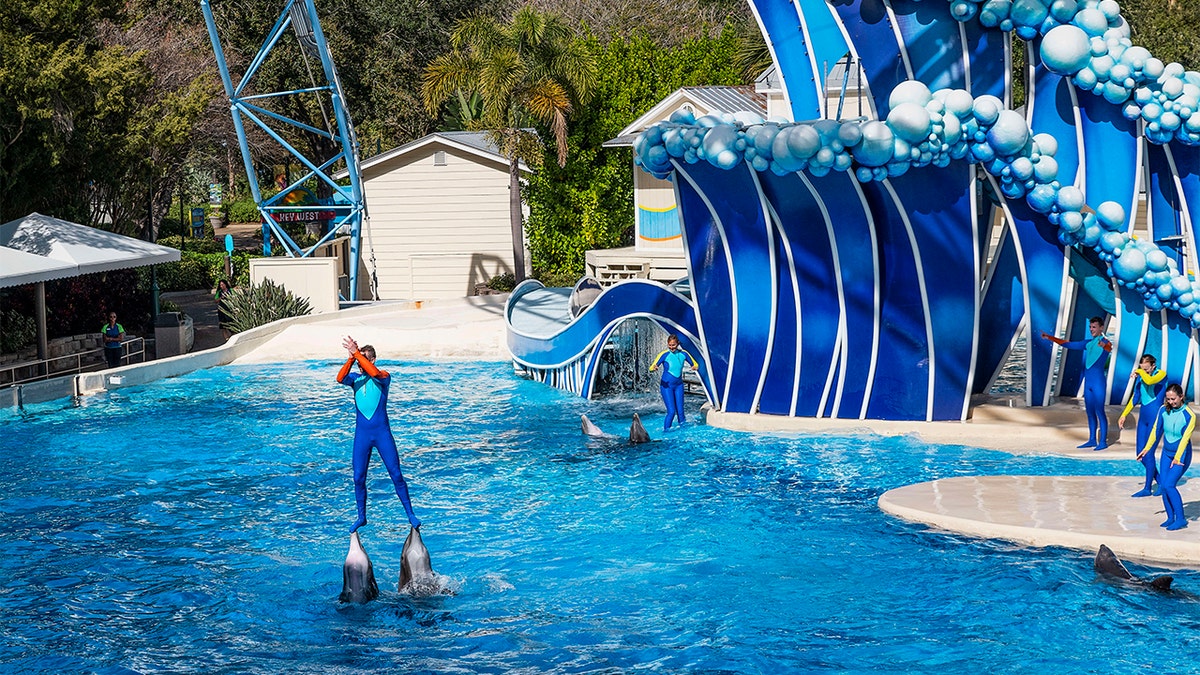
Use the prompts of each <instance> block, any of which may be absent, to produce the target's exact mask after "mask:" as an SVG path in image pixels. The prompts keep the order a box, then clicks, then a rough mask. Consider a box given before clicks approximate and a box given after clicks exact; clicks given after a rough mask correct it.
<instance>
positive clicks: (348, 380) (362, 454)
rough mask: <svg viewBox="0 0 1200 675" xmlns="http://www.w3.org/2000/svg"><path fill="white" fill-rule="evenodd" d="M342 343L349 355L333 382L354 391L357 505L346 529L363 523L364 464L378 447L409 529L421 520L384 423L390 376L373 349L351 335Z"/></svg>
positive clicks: (364, 517)
mask: <svg viewBox="0 0 1200 675" xmlns="http://www.w3.org/2000/svg"><path fill="white" fill-rule="evenodd" d="M342 346H343V347H345V348H346V351H347V352H349V353H350V358H348V359H346V363H345V364H344V365H343V366H342V369H341V370H339V371H338V375H337V381H338V382H339V383H341V384H344V385H347V386H349V387H351V388H352V389H353V390H354V409H355V413H354V416H355V425H354V456H353V457H354V458H353V468H354V499H355V501H356V503H357V504H358V520H356V521H354V526H353V527H351V528H350V531H351V532H354V531H355V530H357V529H358V528H360V527H362V526H363V525H366V524H367V467H368V466H370V464H371V450H372V449H377V450H379V457H380V459H382V460H383V465H384V466H385V467H387V471H388V475H390V476H391V477H392V483H393V484H395V486H396V496H398V497H400V503H402V504H404V511H405V513H407V514H408V522H409V524H410V525H412V526H413V528H414V529H415V528H419V527H421V521H420V519H419V518H417V516H416V515H415V514H413V508H412V502H410V501H409V499H408V484H407V483H405V482H404V474H402V473H400V456H399V454H398V453H397V452H396V439H395V438H393V437H392V427H391V423H390V422H388V414H387V396H388V388H389V387H390V386H391V384H392V376H391V375H389V374H388V372H387V371H386V370H380V369H378V368H376V367H375V348H374V347H372V346H371V345H363V347H362V348H361V349H359V346H358V343H357V342H355V341H354V338H352V337H349V336H347V337H346V338H345V339H344V340H342ZM355 363H357V364H358V368H359V371H360V372H357V373H356V372H351V371H350V366H352V365H354V364H355Z"/></svg>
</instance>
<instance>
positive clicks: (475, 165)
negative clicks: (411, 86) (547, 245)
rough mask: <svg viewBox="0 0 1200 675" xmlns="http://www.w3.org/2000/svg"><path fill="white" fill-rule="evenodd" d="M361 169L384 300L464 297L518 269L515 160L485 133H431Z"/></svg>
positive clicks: (365, 254) (367, 247) (365, 251)
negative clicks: (512, 206)
mask: <svg viewBox="0 0 1200 675" xmlns="http://www.w3.org/2000/svg"><path fill="white" fill-rule="evenodd" d="M519 168H520V171H521V173H522V175H528V174H529V173H530V169H529V167H527V166H526V165H525V164H524V163H521V164H520V165H519ZM360 170H361V171H362V180H363V191H364V194H365V196H366V201H367V209H368V212H369V216H370V222H369V224H368V225H367V226H366V227H365V228H364V232H363V238H362V247H363V248H362V259H363V265H364V267H363V269H364V272H366V271H367V270H369V269H370V268H371V263H370V260H369V258H370V256H371V255H372V252H373V253H374V257H375V264H374V267H375V270H376V274H377V278H378V297H379V299H381V300H402V299H404V300H431V299H436V298H461V297H464V296H467V295H473V294H475V288H476V285H478V284H483V283H486V282H487V281H488V280H489V279H491V278H492V277H495V276H497V275H500V274H513V272H514V270H513V242H512V227H511V224H510V220H509V198H508V190H509V187H508V186H509V174H508V171H509V162H508V159H507V158H506V157H505V156H504V155H503V154H501V153H500V151H499V149H498V148H497V147H496V146H495V145H494V144H493V143H491V142H490V141H489V140H488V139H487V137H486V135H485V134H484V133H482V132H465V131H456V132H438V133H434V134H430V135H428V136H425V137H424V138H420V139H417V140H415V141H413V142H411V143H408V144H406V145H402V146H400V147H398V148H395V149H393V150H389V151H387V152H383V153H380V154H378V155H375V156H374V157H371V158H368V159H366V160H364V161H363V162H362V163H361V165H360ZM523 210H525V209H523ZM522 245H523V246H524V245H525V242H522ZM525 259H526V260H528V259H529V256H528V255H526V256H525ZM368 273H369V272H368ZM366 278H367V274H366V273H364V274H361V275H360V279H364V280H365V279H366ZM364 290H365V289H364ZM363 295H364V296H369V291H367V292H366V293H364V294H363Z"/></svg>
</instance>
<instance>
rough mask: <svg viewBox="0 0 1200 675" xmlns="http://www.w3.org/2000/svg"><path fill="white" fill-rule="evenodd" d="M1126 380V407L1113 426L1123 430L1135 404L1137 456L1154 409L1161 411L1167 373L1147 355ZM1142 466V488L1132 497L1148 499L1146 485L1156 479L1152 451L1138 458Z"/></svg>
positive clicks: (1154, 418) (1155, 415)
mask: <svg viewBox="0 0 1200 675" xmlns="http://www.w3.org/2000/svg"><path fill="white" fill-rule="evenodd" d="M1129 379H1131V380H1133V394H1132V395H1130V397H1129V403H1127V404H1125V410H1124V412H1122V413H1121V417H1120V418H1118V419H1117V426H1118V427H1121V428H1122V429H1124V428H1125V418H1126V417H1129V413H1131V412H1133V406H1134V405H1135V404H1136V405H1140V406H1142V409H1141V411H1140V412H1138V421H1137V445H1136V446H1134V452H1141V451H1142V449H1143V448H1145V447H1146V439H1147V438H1149V437H1150V430H1151V429H1153V428H1154V423H1155V421H1157V420H1158V409H1159V408H1161V407H1162V402H1163V396H1164V395H1166V393H1167V386H1166V385H1167V383H1166V379H1167V373H1166V372H1165V371H1162V370H1159V369H1158V360H1157V359H1155V358H1154V357H1153V356H1151V355H1150V354H1143V355H1142V360H1141V361H1140V362H1139V363H1138V367H1137V368H1134V370H1133V374H1131V375H1130V376H1129ZM1142 465H1143V466H1145V467H1146V486H1145V487H1143V488H1142V489H1141V490H1138V491H1137V492H1135V493H1133V495H1132V496H1134V497H1149V496H1150V495H1151V494H1152V493H1151V492H1150V485H1151V484H1152V483H1153V482H1154V479H1155V478H1156V477H1157V476H1158V468H1157V465H1156V463H1155V461H1154V450H1153V449H1152V450H1150V452H1149V453H1147V454H1146V455H1144V456H1143V457H1142Z"/></svg>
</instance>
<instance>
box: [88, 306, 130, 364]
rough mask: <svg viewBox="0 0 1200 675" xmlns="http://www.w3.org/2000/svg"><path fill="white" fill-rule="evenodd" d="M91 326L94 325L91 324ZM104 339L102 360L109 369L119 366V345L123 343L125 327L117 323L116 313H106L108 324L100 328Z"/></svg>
mask: <svg viewBox="0 0 1200 675" xmlns="http://www.w3.org/2000/svg"><path fill="white" fill-rule="evenodd" d="M92 325H93V326H94V325H96V324H92ZM100 334H101V335H102V337H103V339H104V359H105V360H106V361H108V367H109V368H116V367H118V366H120V365H121V343H122V342H124V341H125V327H124V326H122V325H121V324H119V323H117V313H116V312H109V313H108V323H106V324H104V326H103V327H101V328H100Z"/></svg>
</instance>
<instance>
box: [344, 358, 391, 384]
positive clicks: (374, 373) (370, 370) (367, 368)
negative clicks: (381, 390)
mask: <svg viewBox="0 0 1200 675" xmlns="http://www.w3.org/2000/svg"><path fill="white" fill-rule="evenodd" d="M353 358H354V360H356V361H358V367H359V368H361V369H362V371H363V373H365V374H366V375H367V376H368V377H375V378H380V377H383V378H387V377H391V376H390V375H388V372H387V371H386V370H380V369H378V368H376V367H375V364H374V363H371V360H370V359H368V358H367V357H365V356H363V353H362V352H354V357H353Z"/></svg>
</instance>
